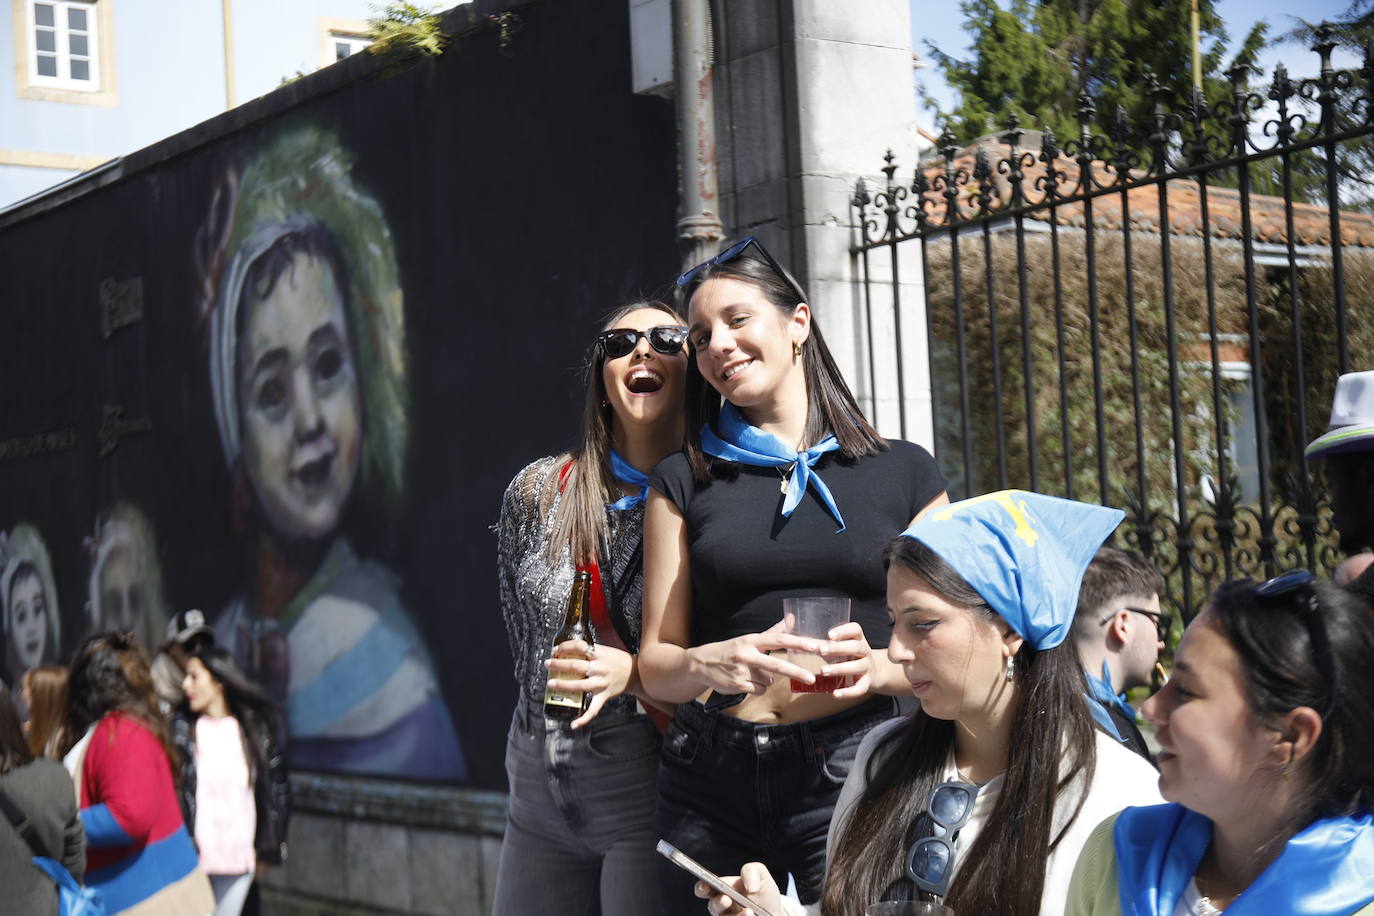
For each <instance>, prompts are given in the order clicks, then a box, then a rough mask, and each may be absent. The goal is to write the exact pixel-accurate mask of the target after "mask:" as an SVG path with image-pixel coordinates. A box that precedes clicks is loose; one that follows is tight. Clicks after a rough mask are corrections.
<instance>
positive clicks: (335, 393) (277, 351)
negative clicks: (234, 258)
mask: <svg viewBox="0 0 1374 916" xmlns="http://www.w3.org/2000/svg"><path fill="white" fill-rule="evenodd" d="M244 309H245V312H246V315H245V318H244V330H243V334H242V336H241V338H240V350H239V369H238V381H239V403H240V404H241V405H242V407H241V412H242V417H243V462H244V469H245V471H246V472H247V475H248V479H249V481H250V482H251V483H252V486H253V490H254V492H255V494H256V495H257V498H258V503H259V505H260V506H261V508H262V512H263V514H264V515H265V517H266V519H267V522H268V523H269V524H270V525H271V526H272V527H273V528H274V529H275V530H276V532H277V533H278V534H279V535H281V536H283V537H285V538H287V539H288V540H296V541H299V540H318V539H320V538H324V537H327V536H329V535H330V534H331V533H332V532H333V531H334V529H335V528H337V526H338V524H339V521H340V518H341V517H342V515H343V511H344V507H345V505H346V504H347V502H348V497H349V494H350V493H351V492H352V490H353V483H354V480H355V479H356V477H357V474H358V464H359V460H360V454H361V449H362V407H361V403H360V400H359V393H358V379H357V374H356V371H355V368H354V361H353V349H352V346H351V342H350V339H349V334H348V321H347V318H346V315H345V312H344V302H343V294H342V292H341V291H340V290H339V287H338V284H337V282H336V279H335V276H334V272H333V270H332V269H331V268H330V266H329V264H328V262H327V261H325V260H322V259H320V258H316V257H312V256H311V255H309V254H305V253H297V254H296V255H295V256H294V257H293V258H292V259H291V261H290V263H289V264H288V266H287V267H286V268H285V270H284V271H283V272H282V274H281V276H280V277H278V278H277V280H276V282H275V283H274V284H273V285H272V287H271V289H270V291H269V292H268V293H267V295H266V296H263V297H261V298H259V297H257V296H255V295H252V294H248V295H247V296H246V299H245V302H244Z"/></svg>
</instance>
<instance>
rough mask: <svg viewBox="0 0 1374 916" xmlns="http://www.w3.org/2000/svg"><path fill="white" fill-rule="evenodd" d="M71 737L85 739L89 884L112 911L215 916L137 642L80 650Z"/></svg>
mask: <svg viewBox="0 0 1374 916" xmlns="http://www.w3.org/2000/svg"><path fill="white" fill-rule="evenodd" d="M67 734H68V735H69V736H71V737H73V738H76V739H77V740H76V741H75V743H74V745H73V746H72V748H71V749H70V750H69V751H68V753H67V755H66V758H65V763H66V765H67V769H68V770H69V771H70V772H71V774H72V778H73V780H74V781H75V782H76V787H77V803H78V805H79V806H80V809H81V821H82V823H83V825H84V826H85V828H86V843H87V857H86V882H87V884H89V885H91V886H93V887H96V888H98V889H99V890H100V891H101V892H102V893H103V894H104V897H105V903H106V906H107V908H108V911H109V912H110V913H112V914H113V913H120V912H123V911H125V910H129V909H131V908H133V907H135V906H137V907H138V908H139V909H138V913H139V916H154V914H158V916H160V914H167V916H171V914H177V916H193V914H202V913H211V912H213V911H214V909H215V900H214V896H213V894H212V893H211V891H210V882H209V880H208V879H207V878H206V877H205V874H204V872H202V871H201V869H200V866H199V860H198V857H197V855H196V848H195V846H194V844H192V842H191V837H190V835H189V834H188V833H187V832H186V826H185V824H184V823H183V822H182V818H181V806H180V804H179V803H178V801H177V794H176V788H175V785H174V784H173V781H172V762H173V760H174V759H175V754H176V752H175V750H174V749H173V747H172V743H171V738H170V736H169V735H168V730H167V723H166V721H165V720H164V719H163V717H162V714H161V713H160V712H158V708H157V699H156V696H155V694H154V692H153V683H152V677H151V676H150V675H149V673H148V659H147V657H146V656H145V655H144V653H143V650H142V649H141V648H140V647H139V645H138V643H137V642H136V641H135V640H134V637H133V634H131V633H127V632H124V633H101V634H97V635H95V636H91V637H89V638H87V639H86V640H85V642H83V643H82V644H81V646H80V648H78V649H77V650H76V655H75V656H74V657H73V659H72V664H71V669H70V671H69V674H68V708H67Z"/></svg>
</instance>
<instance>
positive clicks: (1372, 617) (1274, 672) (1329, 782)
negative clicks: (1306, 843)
mask: <svg viewBox="0 0 1374 916" xmlns="http://www.w3.org/2000/svg"><path fill="white" fill-rule="evenodd" d="M1256 588H1257V586H1256V584H1255V583H1253V582H1248V581H1239V582H1229V583H1227V584H1225V585H1223V586H1222V587H1221V588H1219V589H1217V591H1216V594H1214V595H1213V596H1212V601H1211V608H1212V612H1213V613H1214V614H1215V616H1216V620H1217V624H1218V626H1219V628H1220V631H1221V634H1222V635H1223V636H1225V637H1226V640H1227V642H1229V643H1230V644H1231V646H1232V647H1233V648H1234V649H1235V650H1236V654H1237V655H1238V656H1239V657H1240V673H1241V679H1242V681H1243V682H1244V684H1245V691H1246V694H1247V697H1248V699H1249V701H1250V708H1251V709H1252V710H1253V712H1254V717H1255V721H1256V722H1258V723H1261V724H1267V723H1269V722H1271V721H1273V720H1274V719H1276V718H1277V717H1279V716H1282V715H1284V714H1285V713H1287V712H1289V711H1291V710H1293V709H1296V708H1298V707H1299V706H1306V707H1309V708H1311V709H1315V710H1318V711H1321V710H1323V709H1325V708H1326V707H1327V704H1328V703H1329V704H1330V713H1329V714H1328V715H1327V717H1326V719H1325V720H1324V722H1323V723H1322V730H1321V734H1320V735H1319V736H1318V738H1317V742H1316V744H1315V745H1314V746H1313V748H1312V750H1311V752H1310V753H1309V754H1308V755H1307V760H1308V761H1310V763H1309V765H1308V768H1307V771H1308V773H1309V776H1310V782H1309V783H1308V785H1307V786H1306V789H1305V791H1304V792H1303V793H1302V795H1301V797H1300V798H1299V808H1298V810H1297V811H1295V812H1294V821H1293V823H1292V824H1290V827H1291V829H1293V830H1294V831H1295V832H1296V831H1297V830H1301V829H1302V828H1303V827H1306V826H1307V825H1308V824H1310V823H1312V822H1313V821H1314V820H1317V819H1318V818H1321V817H1330V816H1338V815H1348V814H1354V813H1355V812H1356V811H1357V810H1359V809H1360V808H1374V767H1371V765H1370V761H1374V705H1371V703H1370V698H1371V697H1374V665H1371V664H1370V660H1371V659H1374V612H1372V611H1371V610H1370V608H1369V606H1368V605H1366V604H1364V603H1363V602H1362V601H1360V600H1359V599H1358V598H1356V597H1355V596H1354V595H1352V594H1350V593H1349V592H1348V591H1346V590H1344V589H1341V588H1338V587H1337V586H1334V585H1328V584H1327V583H1324V582H1321V583H1314V584H1313V589H1314V592H1315V594H1316V599H1317V600H1316V607H1315V609H1312V610H1309V608H1307V607H1304V606H1303V603H1304V602H1305V601H1306V594H1305V590H1302V589H1300V590H1296V591H1293V592H1290V593H1288V594H1287V595H1282V596H1277V597H1274V598H1267V599H1265V600H1262V601H1261V600H1259V599H1258V598H1257V597H1256V594H1255V590H1256ZM1313 612H1315V613H1316V614H1317V615H1318V617H1319V618H1320V620H1319V621H1314V623H1319V624H1320V625H1321V626H1323V627H1324V628H1325V630H1326V638H1327V642H1328V643H1329V644H1330V659H1331V670H1332V672H1333V674H1334V678H1333V680H1334V681H1335V683H1334V684H1332V683H1330V682H1329V681H1328V680H1327V678H1326V677H1325V675H1324V674H1323V673H1322V668H1321V666H1320V665H1319V664H1318V661H1317V655H1316V653H1317V648H1316V647H1315V646H1314V645H1313V642H1312V638H1311V635H1310V633H1311V631H1310V630H1309V629H1308V625H1307V624H1306V623H1305V622H1304V616H1305V615H1306V614H1308V613H1313ZM1333 691H1334V695H1333Z"/></svg>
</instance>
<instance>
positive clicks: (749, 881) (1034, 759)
mask: <svg viewBox="0 0 1374 916" xmlns="http://www.w3.org/2000/svg"><path fill="white" fill-rule="evenodd" d="M1121 518H1122V513H1120V512H1119V511H1116V510H1112V509H1104V508H1102V507H1100V506H1090V505H1086V504H1083V503H1075V502H1069V501H1067V500H1061V499H1054V498H1052V497H1048V496H1041V495H1039V494H1035V493H1026V492H1021V491H1004V492H1000V493H993V494H989V495H987V496H982V497H978V498H975V499H969V500H964V501H962V502H957V503H954V504H952V505H950V506H948V507H945V508H941V509H936V510H934V511H932V512H930V513H929V514H927V515H926V516H925V517H923V518H922V519H921V520H920V521H918V522H916V523H915V524H913V525H912V526H911V527H910V528H908V529H907V530H906V531H905V532H904V533H903V535H902V536H900V537H898V538H896V539H894V540H893V542H892V543H891V544H890V545H889V546H888V548H887V550H886V552H885V554H884V563H885V564H886V566H887V602H888V611H889V614H890V615H891V617H892V621H893V630H892V641H891V643H890V644H889V646H888V657H889V658H890V659H891V660H892V661H894V662H896V663H897V664H899V665H901V666H902V669H903V672H904V674H905V675H906V678H907V681H908V682H909V683H910V684H911V689H912V692H913V693H914V694H915V696H916V697H917V698H918V699H919V700H920V706H919V707H918V708H917V709H916V711H915V712H914V713H913V714H912V715H911V716H909V717H907V718H904V719H898V720H894V721H893V722H891V723H888V724H885V725H883V726H880V727H878V728H876V729H874V730H873V732H872V733H870V734H869V735H868V736H867V738H866V739H865V740H864V743H863V745H862V747H861V748H860V750H859V756H858V759H857V760H856V761H855V765H854V767H853V768H852V769H851V771H850V777H849V780H848V781H847V782H846V784H845V787H844V791H843V793H842V794H841V796H840V800H839V803H838V804H837V805H836V808H835V815H834V818H833V819H832V821H831V832H830V845H829V857H828V863H827V870H826V882H825V889H824V892H823V894H822V897H821V912H823V913H825V914H827V916H840V914H845V916H848V914H857V916H862V914H863V912H864V910H865V908H866V907H867V906H868V905H869V904H871V903H874V902H877V901H879V900H894V899H913V898H915V897H916V896H917V895H918V894H923V895H926V896H931V895H934V896H941V897H943V900H944V902H945V903H946V904H947V905H948V906H950V907H951V908H952V909H953V910H954V911H955V912H956V913H959V914H975V913H976V914H982V913H997V914H999V916H1035V914H1040V916H1059V914H1061V913H1062V912H1063V907H1064V898H1065V894H1066V892H1067V888H1068V881H1069V875H1070V873H1071V871H1072V869H1073V865H1074V861H1075V860H1076V859H1077V856H1078V852H1079V849H1080V847H1081V846H1082V845H1083V843H1084V841H1085V840H1086V839H1087V836H1088V834H1089V833H1090V832H1091V831H1092V829H1093V827H1094V826H1096V824H1097V823H1098V822H1099V821H1100V820H1101V819H1102V818H1103V817H1104V816H1106V815H1108V814H1111V813H1113V812H1115V811H1118V810H1120V809H1121V808H1123V807H1125V806H1127V805H1137V804H1152V803H1154V802H1155V801H1156V800H1157V799H1158V798H1159V794H1158V792H1157V790H1156V789H1155V781H1156V776H1157V774H1156V773H1155V771H1154V770H1153V769H1152V768H1151V767H1150V765H1149V764H1148V763H1146V762H1145V761H1144V760H1142V759H1141V758H1139V757H1137V756H1136V755H1135V754H1132V753H1131V752H1130V751H1127V750H1125V749H1123V748H1122V747H1121V746H1120V745H1119V744H1118V743H1117V742H1115V741H1112V740H1107V739H1105V738H1104V737H1103V736H1101V735H1100V734H1098V733H1097V731H1096V730H1095V728H1094V726H1093V721H1092V717H1091V714H1090V713H1089V711H1088V707H1087V700H1086V699H1085V697H1086V690H1087V687H1086V684H1085V682H1084V679H1083V673H1082V667H1081V666H1080V665H1079V664H1078V661H1077V658H1076V657H1075V654H1074V649H1073V646H1072V644H1065V643H1064V638H1065V636H1066V635H1067V634H1068V631H1069V628H1070V626H1071V624H1072V622H1073V615H1074V609H1075V606H1076V603H1077V598H1078V586H1079V582H1080V581H1081V579H1082V576H1083V571H1084V569H1086V568H1087V565H1088V563H1089V561H1090V560H1091V559H1092V556H1093V554H1094V552H1095V551H1096V550H1097V548H1098V546H1099V545H1100V544H1101V543H1102V541H1103V540H1104V539H1105V538H1106V537H1107V536H1108V535H1109V534H1110V533H1111V532H1112V531H1113V530H1114V529H1115V527H1116V525H1117V523H1118V522H1119V521H1120V519H1121ZM951 782H953V783H960V784H962V788H948V789H947V788H940V789H939V791H938V793H937V787H940V786H941V785H942V784H948V783H951ZM951 800H954V801H959V800H963V801H966V802H971V804H966V805H962V806H961V805H959V804H954V805H946V804H944V803H945V802H949V801H951ZM932 808H933V809H934V811H935V813H936V815H937V817H938V820H936V819H932V817H931V813H930V812H931V809H932ZM951 815H953V816H951ZM915 877H919V878H920V879H921V881H919V882H918V881H915V880H913V878H915ZM733 880H734V881H735V882H736V884H737V886H738V887H740V888H741V889H742V890H744V891H745V893H749V894H751V895H755V899H756V900H758V902H759V904H760V905H761V906H764V907H766V908H768V909H769V910H770V911H773V912H783V908H782V901H780V900H779V899H778V892H777V887H776V886H774V885H773V884H772V882H771V880H769V879H768V873H767V870H766V869H763V868H761V867H758V866H756V865H755V864H753V863H751V864H750V865H748V866H745V868H744V869H743V870H742V874H741V876H740V877H739V878H736V879H733ZM698 895H699V896H706V891H705V889H704V888H703V887H702V886H701V885H698ZM710 908H711V910H712V912H716V913H722V912H729V913H737V912H739V910H738V909H736V908H733V907H731V906H730V905H729V901H728V899H727V898H725V897H713V898H711V901H710Z"/></svg>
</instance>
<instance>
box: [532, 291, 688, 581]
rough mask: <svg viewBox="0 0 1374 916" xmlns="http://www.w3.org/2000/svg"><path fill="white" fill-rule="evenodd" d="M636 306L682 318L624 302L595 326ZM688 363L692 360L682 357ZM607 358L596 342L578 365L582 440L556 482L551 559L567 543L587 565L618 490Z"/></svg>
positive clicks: (650, 303)
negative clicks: (559, 489) (582, 394)
mask: <svg viewBox="0 0 1374 916" xmlns="http://www.w3.org/2000/svg"><path fill="white" fill-rule="evenodd" d="M640 309H658V310H659V311H660V312H663V314H664V315H666V316H667V317H668V319H669V320H670V321H671V322H672V323H674V324H683V323H684V322H683V320H682V316H680V315H678V313H677V312H675V311H673V308H672V306H670V305H668V304H667V303H665V302H659V301H658V300H656V299H655V300H645V301H640V302H629V303H626V304H625V305H622V306H620V307H618V308H616V309H614V310H613V311H611V313H610V314H608V315H607V316H606V317H605V318H603V319H602V320H601V322H600V323H599V324H598V325H597V330H598V331H599V330H601V329H602V328H612V327H614V326H615V323H616V322H617V321H619V320H620V319H622V318H624V317H625V316H626V315H628V314H630V313H631V312H637V311H639V310H640ZM687 362H688V365H690V364H691V362H692V361H691V360H690V359H689V360H687ZM605 365H606V357H605V356H604V355H602V353H601V348H600V347H599V346H597V345H596V344H595V343H593V344H592V346H591V348H590V349H589V350H588V352H587V361H586V363H585V364H583V367H582V375H583V386H584V388H585V390H586V395H585V397H584V399H583V406H582V441H581V442H580V443H579V444H578V446H577V447H576V448H574V449H573V450H572V452H571V453H570V457H571V458H572V468H571V469H569V471H568V474H567V477H566V478H565V479H564V480H563V481H562V482H561V485H562V487H563V498H562V499H561V500H560V501H559V503H558V513H557V515H556V516H555V518H554V524H553V537H551V538H550V540H549V544H548V552H549V556H550V558H551V559H553V558H556V557H557V556H558V555H559V554H560V553H562V551H563V546H564V545H565V544H570V545H571V546H572V555H573V559H574V562H577V563H586V562H590V561H591V560H593V559H595V557H596V555H597V549H598V548H599V547H600V545H601V543H602V541H603V540H604V539H605V538H606V536H607V535H608V534H609V532H608V530H607V527H606V504H607V503H609V502H614V501H615V498H616V497H615V496H613V495H612V494H614V493H616V492H617V491H618V487H617V484H616V480H615V475H614V474H613V473H612V472H611V444H612V443H611V410H612V408H611V407H610V405H609V404H607V403H606V380H605V378H604V377H603V373H602V371H601V370H602V367H604V366H605ZM559 485H560V481H558V480H557V479H555V480H553V481H551V484H550V486H551V489H550V491H549V492H547V493H544V494H541V496H542V497H543V500H542V504H543V505H548V504H549V502H551V501H552V499H553V493H554V490H555V489H556V488H557V487H558V486H559Z"/></svg>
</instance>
